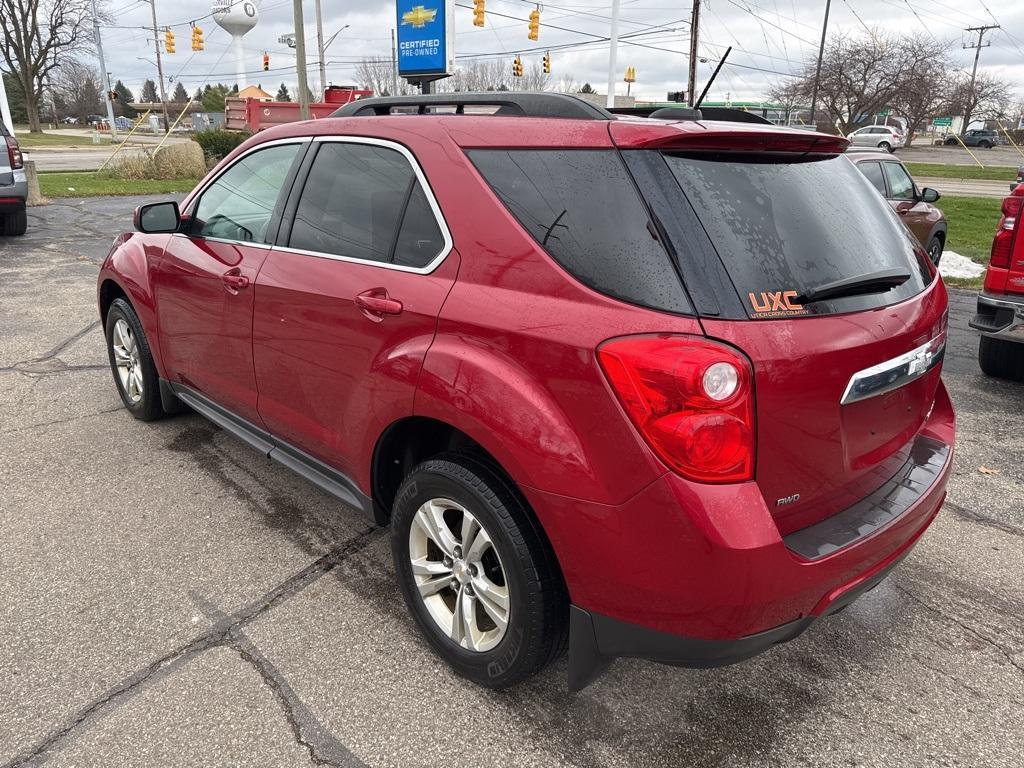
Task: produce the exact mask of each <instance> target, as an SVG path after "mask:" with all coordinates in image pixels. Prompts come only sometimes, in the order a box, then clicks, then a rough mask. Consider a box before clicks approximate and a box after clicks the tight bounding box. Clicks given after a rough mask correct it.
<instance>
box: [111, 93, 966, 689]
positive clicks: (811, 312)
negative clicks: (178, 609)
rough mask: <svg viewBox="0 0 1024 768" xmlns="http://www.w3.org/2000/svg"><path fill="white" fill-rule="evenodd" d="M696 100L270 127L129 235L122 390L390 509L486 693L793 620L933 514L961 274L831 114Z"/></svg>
mask: <svg viewBox="0 0 1024 768" xmlns="http://www.w3.org/2000/svg"><path fill="white" fill-rule="evenodd" d="M694 117H695V118H697V119H690V120H683V121H674V120H657V119H629V118H624V117H621V116H618V115H614V114H611V113H610V112H607V111H605V110H603V109H600V108H597V107H594V106H592V105H590V104H588V103H587V102H584V101H582V100H579V99H576V98H574V97H570V96H564V95H555V94H507V93H488V94H454V95H436V96H422V97H396V98H379V99H368V100H364V101H359V102H355V103H353V104H350V105H347V106H345V107H343V108H342V109H340V110H338V112H336V113H335V115H334V116H332V117H331V118H326V119H322V120H316V121H314V122H305V123H294V124H290V125H284V126H279V127H276V128H273V129H270V130H267V131H265V132H263V133H260V134H258V135H257V136H254V137H252V138H251V139H249V140H248V141H247V142H245V143H244V144H243V145H242V146H241V147H239V148H238V149H237V150H236V151H234V152H233V153H232V154H231V155H230V156H228V157H227V158H225V159H224V161H223V162H222V163H221V164H220V165H219V166H218V167H217V168H216V169H214V170H213V171H212V172H211V173H210V174H209V176H208V177H207V178H206V179H204V180H203V182H202V183H201V184H200V185H199V186H198V187H197V188H196V190H195V191H194V192H192V194H190V195H189V196H188V197H187V198H186V199H185V201H184V202H183V203H182V205H181V207H180V212H179V207H178V206H177V205H175V204H174V203H157V204H153V205H146V206H142V207H141V208H140V209H138V210H137V211H136V216H135V226H136V229H137V230H138V232H136V233H130V234H125V235H122V236H120V237H119V238H118V239H117V240H116V242H115V243H114V247H113V249H112V250H111V252H110V255H109V256H108V257H107V259H106V261H105V263H104V265H103V268H102V271H101V273H100V276H99V307H100V312H101V314H102V317H103V321H104V323H105V329H106V337H107V342H108V346H109V352H110V364H111V368H112V370H113V373H114V379H115V382H116V384H117V387H118V391H119V392H120V395H121V398H122V400H123V401H124V404H125V406H126V407H127V409H128V410H129V411H130V412H131V413H132V414H133V415H135V416H136V417H137V418H140V419H144V420H147V419H155V418H157V417H159V416H161V415H163V414H165V413H168V412H172V411H174V410H176V409H177V408H178V407H180V404H182V403H184V404H187V405H188V406H191V407H192V408H193V409H194V410H196V411H198V412H199V413H200V414H202V415H203V416H205V417H207V418H208V419H210V420H211V421H213V422H215V423H216V424H218V425H220V426H221V427H223V428H224V429H225V430H227V431H229V432H231V433H232V434H234V435H237V436H238V437H239V438H241V439H243V440H245V441H247V442H248V443H250V444H251V445H252V446H254V447H255V448H257V449H258V450H259V451H261V452H262V453H264V454H266V455H267V456H269V457H270V458H271V459H275V460H277V461H279V462H281V463H283V464H285V465H286V466H288V467H290V468H292V469H293V470H295V471H296V472H298V473H300V474H301V475H303V476H305V477H307V478H308V479H309V480H311V481H312V482H314V483H316V484H317V485H318V486H320V487H321V488H322V489H324V490H325V491H327V492H329V493H332V494H334V495H335V496H337V497H338V498H339V499H341V500H342V501H343V502H345V503H346V504H348V505H351V506H354V507H357V508H359V509H361V510H363V511H364V512H365V513H366V514H367V515H368V516H370V517H371V518H372V519H373V520H375V521H376V522H377V523H379V524H381V525H385V524H389V525H390V526H391V530H392V548H393V553H394V564H395V571H396V577H397V579H398V581H399V583H400V586H401V589H402V592H403V593H404V596H405V599H406V601H407V603H408V606H409V609H410V611H411V613H412V615H413V616H414V618H415V620H416V622H417V623H418V624H419V627H420V629H421V630H422V632H423V634H424V636H425V637H426V639H427V641H428V642H429V643H430V644H431V645H432V646H433V647H434V649H435V650H436V651H437V652H438V653H439V654H440V655H441V656H442V657H443V658H445V659H446V660H447V661H448V662H449V663H450V664H451V665H452V666H453V667H454V668H455V669H456V670H458V671H459V672H460V673H462V674H464V675H466V676H467V677H470V678H472V679H474V680H476V681H478V682H480V683H483V684H485V685H489V686H492V687H501V686H507V685H510V684H512V683H514V682H516V681H518V680H521V679H522V678H524V677H525V676H527V675H529V674H531V673H533V672H535V671H537V670H538V669H540V668H541V667H543V666H544V665H545V664H547V663H548V662H549V661H551V660H552V659H554V658H556V657H557V656H558V655H559V653H561V652H562V650H563V649H564V648H565V646H566V645H568V648H569V675H570V686H571V687H572V688H573V689H578V688H580V687H582V686H584V685H586V684H587V683H588V682H589V681H590V680H591V679H593V677H594V676H595V675H596V674H598V673H599V672H600V671H601V670H602V669H603V668H604V666H605V665H606V664H607V663H608V662H609V661H610V660H612V659H613V658H615V657H617V656H637V657H643V658H649V659H654V660H657V661H661V662H666V663H669V664H679V665H688V666H714V665H720V664H726V663H730V662H734V661H739V660H741V659H744V658H747V657H749V656H752V655H754V654H756V653H758V652H760V651H763V650H765V649H767V648H769V647H771V646H772V645H773V644H776V643H780V642H783V641H785V640H789V639H791V638H793V637H795V636H797V635H798V634H800V633H801V632H802V631H803V630H805V629H806V628H807V627H808V626H809V625H810V624H812V623H813V622H814V621H816V620H817V619H818V618H820V617H822V616H824V615H826V614H829V613H833V612H835V611H837V610H840V609H841V608H843V607H845V606H846V605H848V604H849V603H850V602H851V601H852V600H854V599H855V598H856V597H857V596H858V595H860V594H862V593H863V592H865V591H866V590H868V589H870V588H872V587H873V586H874V585H876V584H877V583H878V582H879V581H881V580H882V579H883V578H884V577H885V576H886V574H888V572H889V571H890V570H891V569H892V568H893V567H894V566H895V565H896V564H897V562H899V561H900V559H901V558H903V557H904V556H905V555H906V554H907V552H908V551H909V550H910V548H911V547H912V546H913V544H914V543H915V542H916V541H917V539H918V537H920V536H921V534H922V533H923V532H924V530H925V529H926V528H927V527H928V525H929V523H931V521H932V519H933V518H934V517H935V515H936V513H937V512H938V510H939V507H940V505H941V504H942V501H943V499H944V497H945V489H946V480H947V476H948V473H949V468H950V464H951V460H952V453H953V435H954V416H953V410H952V408H951V406H950V401H949V397H948V396H947V394H946V390H945V388H944V387H943V384H942V382H941V381H940V377H939V374H940V370H941V361H942V355H943V351H944V347H945V338H946V317H947V312H946V306H947V297H946V291H945V288H944V286H943V284H942V281H941V280H940V279H939V278H938V277H937V275H936V271H935V268H934V266H933V265H932V264H931V262H930V261H929V259H928V257H927V255H926V254H925V252H924V250H923V249H922V248H921V246H920V244H919V243H918V242H917V241H916V240H915V239H914V237H913V236H912V235H910V234H909V232H908V231H907V230H906V229H905V227H904V226H903V225H902V224H901V223H900V221H899V220H898V217H897V215H896V214H895V213H894V212H893V211H892V209H891V208H890V207H889V206H888V205H887V204H886V202H885V201H884V200H883V199H882V198H881V197H879V195H878V193H877V192H876V191H875V189H874V188H873V187H872V186H871V184H870V182H869V181H867V180H866V179H865V178H864V177H863V176H862V175H861V174H860V173H859V172H858V171H857V169H856V168H855V167H854V166H853V164H852V163H851V162H850V161H849V159H848V158H847V157H845V156H843V154H842V152H843V150H844V149H845V148H846V145H847V142H846V140H845V139H843V138H839V137H833V136H826V135H823V134H817V133H808V132H804V131H794V130H786V129H780V128H776V127H774V126H771V125H760V124H751V123H749V122H748V123H738V122H737V123H731V122H714V121H703V120H701V119H699V118H700V115H699V113H696V114H695V115H694Z"/></svg>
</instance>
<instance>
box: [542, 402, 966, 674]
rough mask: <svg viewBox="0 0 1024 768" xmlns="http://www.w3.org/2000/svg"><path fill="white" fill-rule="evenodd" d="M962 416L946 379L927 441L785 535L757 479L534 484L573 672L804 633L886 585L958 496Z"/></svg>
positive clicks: (712, 656) (729, 655)
mask: <svg viewBox="0 0 1024 768" xmlns="http://www.w3.org/2000/svg"><path fill="white" fill-rule="evenodd" d="M954 431H955V420H954V415H953V410H952V406H951V404H950V401H949V397H948V394H947V393H946V390H945V387H944V386H941V385H940V387H939V390H938V392H937V395H936V402H935V406H934V408H933V410H932V413H931V416H930V417H929V420H928V422H927V424H926V425H925V427H924V428H923V429H922V431H921V433H920V437H919V442H920V441H922V440H924V441H927V443H928V444H929V445H930V446H931V447H932V449H936V448H937V449H938V450H937V451H936V450H924V448H921V449H920V450H918V449H917V448H915V451H918V457H917V459H915V460H914V462H911V463H910V464H909V465H905V467H904V468H903V469H901V470H900V473H903V474H900V473H898V474H897V475H896V476H895V477H894V478H893V479H892V480H891V481H890V482H889V483H887V484H886V485H883V486H882V488H880V489H879V491H878V492H876V493H875V494H872V495H871V496H870V497H868V499H866V500H865V501H864V502H862V503H861V504H858V505H855V507H853V508H851V510H848V511H847V512H846V513H839V514H838V515H836V516H834V518H832V519H830V520H829V521H826V522H824V523H819V524H817V525H815V526H811V527H810V528H808V529H804V530H803V531H800V532H795V533H793V534H790V535H789V536H786V537H783V536H782V535H781V534H780V532H779V529H778V527H777V526H776V525H775V522H774V519H773V517H772V515H771V512H770V510H769V509H768V507H767V505H766V504H765V501H764V498H763V496H762V495H761V493H760V491H759V489H758V487H757V485H756V484H754V483H743V484H738V485H731V486H709V485H702V486H695V485H694V484H691V483H688V482H686V481H685V480H682V479H681V478H679V477H677V476H675V475H665V476H664V477H662V478H661V479H659V480H658V481H657V482H656V483H654V484H652V485H651V486H649V487H648V488H647V489H645V490H644V491H642V492H641V493H639V494H637V496H635V497H634V498H633V499H631V500H630V501H629V502H627V503H626V504H624V505H622V506H619V507H602V506H600V505H594V504H590V503H586V502H580V501H578V500H570V499H566V498H565V497H554V498H552V497H547V498H543V497H544V496H546V495H544V494H539V493H538V492H536V491H530V490H529V489H526V490H527V496H528V497H529V498H530V500H531V502H532V504H533V508H534V509H535V510H536V511H537V513H538V515H539V516H540V517H541V522H542V524H543V525H544V527H545V529H546V530H547V531H548V533H549V536H550V537H551V541H552V544H553V546H554V548H555V551H556V553H557V555H558V557H559V561H560V563H561V565H562V570H563V573H564V574H565V578H566V583H567V584H568V586H569V591H570V596H571V598H572V603H573V608H572V621H571V625H570V658H569V668H570V684H571V685H572V686H573V687H574V689H578V688H580V687H583V686H584V685H586V684H587V683H588V682H590V680H592V679H593V678H594V677H595V676H596V675H597V674H599V673H600V671H601V670H602V669H603V668H604V666H606V665H607V664H608V663H609V662H610V661H611V660H612V659H614V658H615V657H617V656H632V657H639V658H646V659H651V660H654V661H659V662H664V663H668V664H674V665H681V666H695V667H708V666H719V665H723V664H730V663H734V662H737V661H742V660H743V659H746V658H749V657H750V656H753V655H755V654H758V653H760V652H762V651H764V650H767V649H768V648H770V647H772V646H773V645H776V644H778V643H781V642H785V641H788V640H791V639H793V638H794V637H796V636H798V635H799V634H801V633H802V632H803V631H804V630H806V629H807V627H809V626H810V625H811V624H813V623H814V622H815V621H817V620H818V619H819V618H821V617H822V616H825V615H828V614H830V613H834V612H835V611H837V610H840V609H842V608H844V607H845V606H847V605H849V603H851V602H852V601H853V600H855V599H856V598H857V597H859V596H860V595H861V594H863V593H864V592H866V591H867V590H869V589H871V588H873V587H874V586H875V585H877V584H878V583H879V582H880V581H881V580H882V579H884V578H885V577H886V575H887V574H888V573H889V572H890V571H891V570H892V569H893V568H894V567H895V566H896V565H897V563H898V562H899V561H900V560H901V559H902V558H903V557H905V556H906V555H907V554H908V553H909V552H910V550H911V548H912V547H913V546H914V544H915V543H916V541H917V540H918V539H919V538H920V536H921V535H922V534H923V533H924V531H925V530H926V529H927V528H928V526H929V525H930V524H931V522H932V520H933V519H934V518H935V516H936V514H937V513H938V511H939V509H940V507H941V505H942V502H943V500H944V499H945V495H946V482H947V479H948V476H949V472H950V468H951V465H952V459H953V450H952V446H953V438H954Z"/></svg>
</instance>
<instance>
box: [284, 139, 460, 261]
mask: <svg viewBox="0 0 1024 768" xmlns="http://www.w3.org/2000/svg"><path fill="white" fill-rule="evenodd" d="M312 141H313V142H314V143H317V144H369V145H371V146H377V147H384V148H385V149H393V150H395V151H396V152H398V153H399V154H401V155H402V156H403V157H404V158H405V160H406V162H407V163H409V166H410V167H411V168H412V172H413V174H415V176H416V180H417V181H418V182H419V184H420V186H421V187H422V188H423V194H424V195H426V198H427V203H428V204H429V205H430V210H431V211H432V212H433V214H434V220H435V221H436V222H437V226H438V229H440V230H441V237H442V238H443V239H444V245H443V246H442V248H441V250H440V252H439V253H438V254H437V256H435V257H434V258H433V259H431V260H430V261H429V262H427V263H426V264H424V265H423V266H422V267H407V266H404V265H402V264H391V263H389V262H385V261H374V260H372V259H357V258H355V257H354V256H341V255H340V254H336V253H326V252H324V251H308V250H305V249H302V248H291V247H288V246H283V245H275V246H274V247H273V250H275V251H282V252H284V253H295V254H298V255H300V256H312V257H313V258H318V259H332V260H333V261H346V262H350V263H352V264H364V265H366V266H370V267H380V268H381V269H393V270H395V271H396V272H412V273H413V274H417V275H429V274H430V273H431V272H433V271H434V270H436V269H437V268H438V267H440V266H441V264H442V262H444V260H445V259H446V258H448V254H449V253H451V252H452V248H453V247H454V245H455V242H454V240H453V239H452V233H451V230H449V229H448V222H447V221H445V218H444V214H443V213H441V206H440V205H439V204H438V202H437V198H436V197H435V196H434V190H433V189H432V188H431V187H430V182H428V181H427V177H426V174H424V173H423V169H422V168H420V164H419V162H417V160H416V156H415V155H414V154H413V153H412V152H411V151H410V150H409V148H408V147H406V146H405V145H403V144H399V143H398V142H397V141H390V140H389V139H377V138H373V137H369V136H348V135H331V136H314V137H312ZM313 162H314V163H315V162H316V159H315V158H314V160H313ZM301 201H302V197H301V192H300V197H299V202H301ZM296 210H297V209H296ZM293 226H294V225H293ZM288 236H289V238H290V237H291V232H290V231H289V235H288Z"/></svg>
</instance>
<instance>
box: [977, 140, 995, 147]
mask: <svg viewBox="0 0 1024 768" xmlns="http://www.w3.org/2000/svg"><path fill="white" fill-rule="evenodd" d="M978 146H979V147H981V148H982V149H992V144H991V143H989V142H987V141H979V142H978Z"/></svg>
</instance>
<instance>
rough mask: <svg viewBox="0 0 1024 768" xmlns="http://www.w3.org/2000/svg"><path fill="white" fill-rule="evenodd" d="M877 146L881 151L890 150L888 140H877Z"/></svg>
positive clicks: (890, 146)
mask: <svg viewBox="0 0 1024 768" xmlns="http://www.w3.org/2000/svg"><path fill="white" fill-rule="evenodd" d="M878 148H879V149H880V150H882V151H883V152H892V144H890V143H889V142H888V141H880V142H878Z"/></svg>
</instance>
